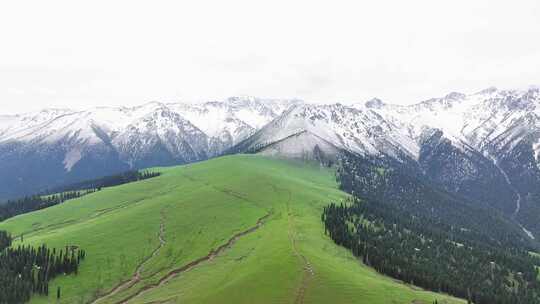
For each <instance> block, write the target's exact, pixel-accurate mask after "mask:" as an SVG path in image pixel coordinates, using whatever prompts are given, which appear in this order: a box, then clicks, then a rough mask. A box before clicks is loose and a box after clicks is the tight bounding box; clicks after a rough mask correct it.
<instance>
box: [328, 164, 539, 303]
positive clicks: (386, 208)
mask: <svg viewBox="0 0 540 304" xmlns="http://www.w3.org/2000/svg"><path fill="white" fill-rule="evenodd" d="M337 180H338V182H339V183H340V187H341V188H342V189H343V190H346V191H347V192H349V193H351V194H353V196H352V198H351V199H350V200H349V201H347V202H345V203H341V204H336V203H331V204H330V205H329V206H327V207H325V208H324V211H323V214H322V216H321V220H322V221H323V223H324V226H325V233H326V234H327V235H329V236H330V237H331V238H332V239H333V240H334V242H335V243H336V244H338V245H341V246H344V247H346V248H348V249H350V250H351V251H352V253H353V254H354V255H355V256H357V257H358V258H359V259H361V260H362V261H363V262H364V263H365V264H366V265H369V266H371V267H373V268H374V269H376V270H377V271H378V272H380V273H383V274H385V275H388V276H391V277H393V278H396V279H399V280H402V281H404V282H406V283H410V284H414V285H417V286H420V287H423V288H425V289H429V290H432V291H435V292H445V293H448V294H451V295H454V296H457V297H461V298H464V299H467V300H468V302H469V303H476V304H522V303H523V304H525V303H527V304H529V303H540V283H539V281H538V275H539V273H538V270H537V269H538V268H537V267H538V266H540V259H539V258H538V257H537V256H535V255H531V254H530V252H529V250H531V249H532V248H531V245H530V244H529V243H528V242H526V240H523V239H520V238H521V236H519V234H517V233H515V232H513V231H512V230H507V229H510V228H509V227H510V226H508V225H507V223H506V222H505V221H504V220H503V219H500V218H498V217H497V216H496V215H494V214H491V213H490V212H489V211H482V210H485V209H482V208H476V209H475V208H472V207H470V206H468V205H464V204H463V203H462V202H460V201H459V198H457V197H453V196H452V195H450V194H448V193H445V192H444V191H440V190H438V189H435V188H433V187H431V186H430V185H428V184H425V183H422V182H421V181H418V180H417V179H416V178H415V177H411V176H407V175H406V174H404V173H403V172H402V171H401V170H400V168H398V167H395V166H383V165H381V164H380V163H378V164H375V163H372V162H369V161H366V160H365V159H361V158H357V157H354V156H350V155H349V156H346V157H345V158H342V159H341V163H340V167H339V169H338V174H337ZM497 225H499V226H498V227H497ZM482 226H483V227H482ZM514 236H519V237H516V239H512V237H514Z"/></svg>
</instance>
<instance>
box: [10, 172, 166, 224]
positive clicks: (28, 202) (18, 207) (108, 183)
mask: <svg viewBox="0 0 540 304" xmlns="http://www.w3.org/2000/svg"><path fill="white" fill-rule="evenodd" d="M159 175H160V173H158V172H151V171H143V172H140V171H128V172H124V173H120V174H116V175H111V176H106V177H103V178H100V179H95V180H91V181H86V182H81V183H78V184H73V185H69V186H64V187H60V188H57V189H54V190H49V191H46V192H44V193H42V194H39V195H33V196H27V197H24V198H21V199H17V200H10V201H7V202H5V203H2V204H0V222H1V221H4V220H6V219H8V218H11V217H14V216H17V215H20V214H24V213H28V212H32V211H36V210H40V209H44V208H48V207H51V206H54V205H57V204H61V203H63V202H65V201H67V200H70V199H74V198H78V197H81V196H83V195H86V194H89V193H93V192H95V191H99V190H101V189H102V188H106V187H112V186H117V185H122V184H127V183H130V182H134V181H139V180H144V179H148V178H152V177H156V176H159ZM49 193H53V194H49Z"/></svg>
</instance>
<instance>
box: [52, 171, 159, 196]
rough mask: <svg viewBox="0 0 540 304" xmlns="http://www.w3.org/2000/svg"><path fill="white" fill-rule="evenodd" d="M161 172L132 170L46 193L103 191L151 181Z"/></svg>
mask: <svg viewBox="0 0 540 304" xmlns="http://www.w3.org/2000/svg"><path fill="white" fill-rule="evenodd" d="M160 175H161V173H160V172H155V171H150V170H142V171H139V170H130V171H126V172H122V173H118V174H114V175H108V176H104V177H100V178H97V179H92V180H87V181H82V182H79V183H74V184H70V185H65V186H61V187H57V188H54V189H50V190H47V191H46V192H45V193H59V192H66V191H75V190H85V189H96V190H101V188H106V187H113V186H119V185H123V184H127V183H131V182H136V181H140V180H144V179H149V178H153V177H157V176H160Z"/></svg>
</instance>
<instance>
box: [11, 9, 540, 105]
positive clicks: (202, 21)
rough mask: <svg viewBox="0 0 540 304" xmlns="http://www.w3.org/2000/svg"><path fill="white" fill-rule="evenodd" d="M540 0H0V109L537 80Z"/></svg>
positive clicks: (338, 95) (414, 93)
mask: <svg viewBox="0 0 540 304" xmlns="http://www.w3.org/2000/svg"><path fill="white" fill-rule="evenodd" d="M539 3H540V1H538V0H531V1H528V0H514V1H506V0H505V1H498V0H491V1H487V0H486V1H484V0H474V1H473V0H468V1H461V0H458V1H456V0H453V1H437V0H426V1H414V0H407V1H403V0H400V1H380V0H378V1H362V0H357V1H336V0H334V1H315V0H310V1H293V0H288V1H280V0H269V1H257V0H250V1H237V0H226V1H225V0H218V1H201V0H197V1H170V2H167V1H141V2H137V1H133V0H132V1H96V0H92V1H76V0H68V1H54V0H47V1H44V0H38V1H28V0H20V1H1V2H0V114H1V113H15V112H25V111H29V110H36V109H40V108H44V107H72V108H81V107H82V108H84V107H89V106H93V105H136V104H141V103H145V102H148V101H153V100H158V101H189V102H192V101H200V100H208V99H221V98H225V97H228V96H233V95H255V96H260V97H277V98H288V97H297V98H302V99H304V100H307V101H314V102H353V101H363V100H367V99H369V98H372V97H379V98H381V99H383V100H385V101H387V102H391V103H413V102H417V101H420V100H423V99H427V98H430V97H435V96H441V95H444V94H446V93H447V92H450V91H462V92H465V93H470V92H475V91H478V90H480V89H483V88H485V87H488V86H497V87H501V88H515V87H524V86H528V85H531V84H540V4H539Z"/></svg>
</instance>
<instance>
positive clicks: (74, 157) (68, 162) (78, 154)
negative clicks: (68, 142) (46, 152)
mask: <svg viewBox="0 0 540 304" xmlns="http://www.w3.org/2000/svg"><path fill="white" fill-rule="evenodd" d="M81 159H82V151H81V149H78V148H75V149H71V150H70V151H69V152H68V153H66V156H65V158H64V162H63V164H64V168H65V169H66V171H67V172H71V169H72V168H73V166H75V164H76V163H78V162H79V161H80V160H81Z"/></svg>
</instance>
